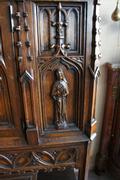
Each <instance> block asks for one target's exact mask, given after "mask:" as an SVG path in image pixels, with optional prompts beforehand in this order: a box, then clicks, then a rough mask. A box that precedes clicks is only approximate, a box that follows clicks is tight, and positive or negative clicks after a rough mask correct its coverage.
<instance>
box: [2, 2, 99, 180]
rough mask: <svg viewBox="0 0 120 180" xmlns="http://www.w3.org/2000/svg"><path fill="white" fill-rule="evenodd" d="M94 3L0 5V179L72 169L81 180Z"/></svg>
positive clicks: (90, 95)
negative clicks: (75, 170) (75, 169)
mask: <svg viewBox="0 0 120 180" xmlns="http://www.w3.org/2000/svg"><path fill="white" fill-rule="evenodd" d="M99 4H100V1H97V0H95V1H94V0H92V1H91V0H82V1H81V0H79V1H78V0H76V1H72V0H71V1H67V0H62V1H60V2H59V1H58V0H55V1H49V0H48V1H47V0H45V1H34V0H33V1H32V0H28V1H27V0H12V1H7V0H6V1H0V178H3V177H4V178H6V179H8V174H9V176H10V178H11V179H12V178H13V177H14V178H13V179H20V178H21V179H34V178H35V179H36V175H37V173H38V171H39V170H44V171H50V170H52V169H65V168H67V167H72V168H78V169H79V180H87V175H88V163H89V156H88V155H89V153H88V150H89V146H90V145H89V144H90V140H93V139H94V137H95V134H96V120H95V101H96V93H95V92H96V87H97V78H98V75H99V68H98V67H95V66H94V63H95V60H98V59H99V57H100V55H99V54H97V52H99V45H98V44H99V43H98V40H97V38H98V36H99V29H98V24H99V14H98V8H99ZM93 5H94V9H93ZM92 35H93V36H92ZM96 35H97V38H96ZM95 49H97V51H96V50H95ZM91 57H92V58H91ZM32 173H33V177H32ZM17 174H18V177H17Z"/></svg>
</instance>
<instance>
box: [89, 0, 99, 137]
mask: <svg viewBox="0 0 120 180" xmlns="http://www.w3.org/2000/svg"><path fill="white" fill-rule="evenodd" d="M100 4H101V1H100V0H95V1H94V14H93V41H92V56H91V64H90V65H89V66H88V68H89V72H90V74H91V78H92V79H93V85H92V88H93V97H92V111H91V120H90V122H89V124H88V125H87V132H88V135H89V136H90V138H91V140H93V139H94V138H95V137H96V122H97V121H96V119H95V105H96V92H97V80H98V77H99V76H100V70H99V60H100V59H101V57H102V55H101V52H100V48H101V40H100V34H101V28H100V23H101V17H100V15H99V8H100Z"/></svg>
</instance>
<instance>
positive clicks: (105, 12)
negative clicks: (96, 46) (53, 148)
mask: <svg viewBox="0 0 120 180" xmlns="http://www.w3.org/2000/svg"><path fill="white" fill-rule="evenodd" d="M116 1H117V0H102V4H101V7H100V15H101V17H102V22H101V29H102V33H101V41H102V48H101V53H102V59H101V60H100V62H99V66H100V70H101V76H100V78H99V82H98V90H97V102H96V119H97V138H96V139H95V140H94V142H93V144H92V147H91V152H90V158H91V165H90V167H91V169H92V168H94V162H95V157H96V153H97V152H98V148H99V141H100V133H101V126H102V118H103V112H104V103H105V90H106V70H105V64H106V63H107V62H109V63H120V22H113V21H112V20H111V14H112V12H113V10H114V9H115V6H116Z"/></svg>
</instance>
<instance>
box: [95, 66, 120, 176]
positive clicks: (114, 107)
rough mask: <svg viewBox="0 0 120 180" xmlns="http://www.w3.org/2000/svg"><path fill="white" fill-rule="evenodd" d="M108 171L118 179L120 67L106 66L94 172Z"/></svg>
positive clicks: (119, 168) (119, 170)
mask: <svg viewBox="0 0 120 180" xmlns="http://www.w3.org/2000/svg"><path fill="white" fill-rule="evenodd" d="M106 169H109V171H110V172H111V173H112V174H114V175H115V176H116V179H120V65H116V64H107V91H106V103H105V111H104V118H103V127H102V133H101V142H100V149H99V153H98V155H97V161H96V172H97V173H101V172H102V171H105V170H106Z"/></svg>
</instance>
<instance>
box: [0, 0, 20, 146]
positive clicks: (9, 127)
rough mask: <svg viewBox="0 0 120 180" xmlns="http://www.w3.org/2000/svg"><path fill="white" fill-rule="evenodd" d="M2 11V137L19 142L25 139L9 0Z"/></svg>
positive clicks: (0, 127) (0, 24)
mask: <svg viewBox="0 0 120 180" xmlns="http://www.w3.org/2000/svg"><path fill="white" fill-rule="evenodd" d="M0 12H2V13H1V16H0V137H3V138H5V137H10V138H11V140H12V137H14V138H13V140H12V141H14V139H15V138H17V139H19V138H20V139H21V140H20V139H19V140H18V143H19V142H20V141H21V142H22V140H23V133H22V130H21V120H22V113H21V110H20V97H19V91H18V84H17V69H16V65H15V57H14V55H13V45H14V43H13V39H12V34H11V31H10V21H9V20H10V19H9V11H8V3H7V1H4V2H1V4H0ZM17 139H16V140H17ZM0 142H2V143H3V141H2V140H0ZM15 143H17V142H15ZM6 144H7V143H6ZM8 144H11V142H8Z"/></svg>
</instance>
